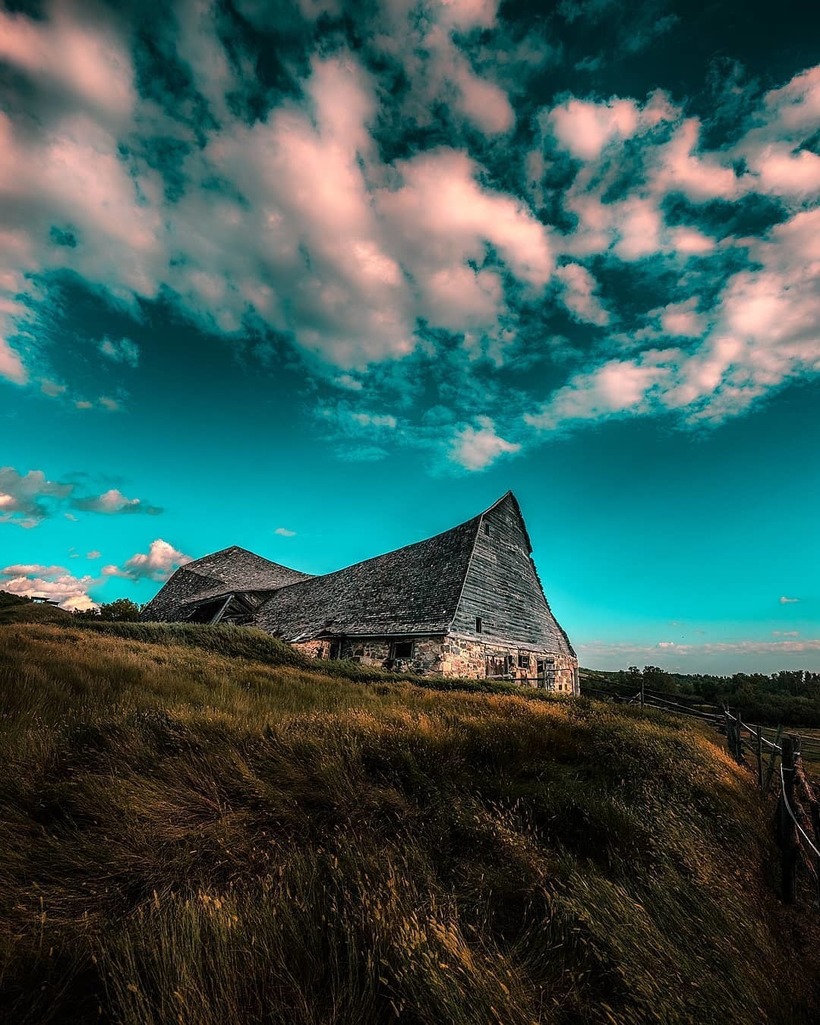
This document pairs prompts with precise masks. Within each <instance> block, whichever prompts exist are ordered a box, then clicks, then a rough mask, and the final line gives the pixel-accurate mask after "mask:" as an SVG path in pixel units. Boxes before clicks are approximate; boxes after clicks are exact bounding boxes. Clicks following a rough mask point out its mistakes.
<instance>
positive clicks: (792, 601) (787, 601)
mask: <svg viewBox="0 0 820 1025" xmlns="http://www.w3.org/2000/svg"><path fill="white" fill-rule="evenodd" d="M778 600H779V602H780V604H781V605H794V604H795V603H796V602H799V601H800V599H799V598H787V597H786V595H785V594H784V595H782V596H781V597H780V598H779V599H778Z"/></svg>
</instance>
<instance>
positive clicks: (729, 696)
mask: <svg viewBox="0 0 820 1025" xmlns="http://www.w3.org/2000/svg"><path fill="white" fill-rule="evenodd" d="M595 676H596V678H595V682H594V684H592V686H594V687H596V688H599V689H600V688H601V687H602V683H603V680H604V679H608V681H609V686H613V687H617V688H618V691H619V692H620V693H621V694H636V693H638V691H639V690H640V689H641V685H642V684H643V687H644V689H645V690H646V691H647V692H655V693H661V694H668V695H673V694H678V695H681V696H684V697H690V698H699V699H701V700H702V701H704V702H708V703H711V704H717V705H730V706H731V707H732V708H739V709H741V711H742V712H743V714H744V716H745V717H746V718H747V719H748V720H749V721H750V722H765V723H773V724H776V723H786V724H789V725H792V726H815V727H820V673H817V672H811V671H809V670H806V669H792V670H786V669H784V670H781V671H780V672H777V673H771V674H766V673H735V674H734V675H733V676H713V675H711V674H708V673H669V672H666V670H664V669H660V668H659V667H658V666H644V668H643V669H639V668H638V667H637V666H630V667H629V668H628V669H620V670H617V671H615V672H612V671H610V672H601V671H599V672H596V674H595ZM603 689H607V684H606V683H603Z"/></svg>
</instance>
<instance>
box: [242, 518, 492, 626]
mask: <svg viewBox="0 0 820 1025" xmlns="http://www.w3.org/2000/svg"><path fill="white" fill-rule="evenodd" d="M480 522H481V516H475V517H474V518H473V519H471V520H467V522H466V523H461V524H459V526H457V527H453V528H452V529H450V530H446V531H444V533H442V534H437V535H436V536H435V537H431V538H428V539H427V540H426V541H419V542H417V543H416V544H412V545H408V546H407V547H406V548H399V549H398V550H396V551H394V552H388V553H387V554H386V555H379V556H377V557H376V558H375V559H367V560H366V561H365V562H357V563H356V564H355V565H353V566H347V567H346V568H345V569H340V570H337V571H336V572H335V573H327V574H325V575H324V576H320V577H313V578H311V579H310V580H306V581H304V582H303V583H299V584H294V585H291V586H289V587H283V588H282V589H281V590H279V591H277V592H276V593H275V594H273V595H272V596H271V597H270V598H269V599H268V600H267V601H266V602H265V604H264V605H262V607H261V608H260V609H259V611H258V613H257V616H256V622H257V623H258V625H259V626H261V627H262V629H263V630H268V631H270V632H272V633H277V634H279V635H280V636H282V637H285V638H286V639H287V640H291V641H293V640H300V639H302V640H304V639H307V638H310V637H316V636H317V635H319V634H322V633H332V634H349V635H358V636H362V635H365V636H366V635H368V634H382V635H384V634H407V633H433V634H435V633H444V632H446V630H447V629H448V627H449V625H450V623H451V622H452V620H453V615H454V613H455V610H456V607H457V605H458V600H459V597H460V595H461V588H462V584H463V582H464V578H465V576H466V573H467V567H468V565H469V562H470V556H471V554H472V551H473V545H474V543H475V539H476V534H477V532H478V527H479V524H480Z"/></svg>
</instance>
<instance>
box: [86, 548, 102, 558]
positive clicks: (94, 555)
mask: <svg viewBox="0 0 820 1025" xmlns="http://www.w3.org/2000/svg"><path fill="white" fill-rule="evenodd" d="M85 557H86V559H92V560H93V559H100V558H102V552H98V551H97V550H96V548H95V549H93V550H92V551H90V552H86V554H85Z"/></svg>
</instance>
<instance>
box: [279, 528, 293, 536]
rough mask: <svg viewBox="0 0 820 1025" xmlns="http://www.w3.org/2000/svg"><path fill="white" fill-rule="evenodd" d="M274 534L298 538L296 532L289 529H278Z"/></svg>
mask: <svg viewBox="0 0 820 1025" xmlns="http://www.w3.org/2000/svg"><path fill="white" fill-rule="evenodd" d="M274 534H278V535H279V537H296V531H295V530H288V528H287V527H277V528H276V530H274Z"/></svg>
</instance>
